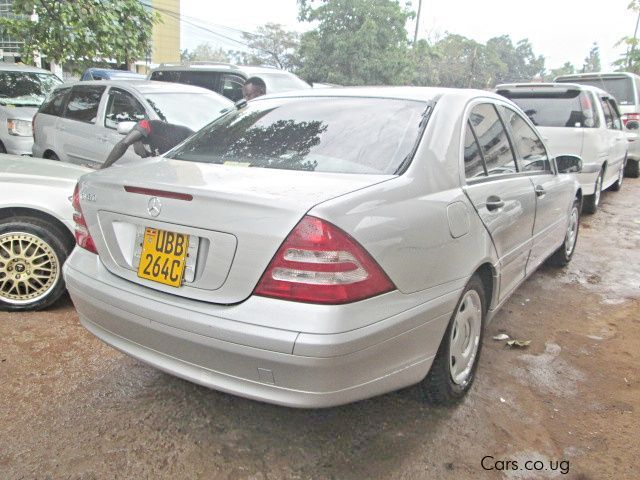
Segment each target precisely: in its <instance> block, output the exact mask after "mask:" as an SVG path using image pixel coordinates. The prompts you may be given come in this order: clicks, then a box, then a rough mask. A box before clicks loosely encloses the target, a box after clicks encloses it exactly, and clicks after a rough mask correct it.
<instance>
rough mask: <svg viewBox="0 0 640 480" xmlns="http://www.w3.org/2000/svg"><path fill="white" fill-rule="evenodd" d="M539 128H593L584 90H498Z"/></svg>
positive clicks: (590, 110)
mask: <svg viewBox="0 0 640 480" xmlns="http://www.w3.org/2000/svg"><path fill="white" fill-rule="evenodd" d="M498 93H500V94H501V95H503V96H505V97H507V98H509V99H511V100H512V101H513V103H515V104H516V105H518V106H519V107H520V108H521V109H522V111H523V112H524V113H526V114H527V116H528V117H529V119H530V120H531V122H532V123H533V124H534V125H536V126H540V127H593V126H594V125H595V114H594V110H593V105H592V103H591V100H590V99H589V96H588V95H587V94H586V93H581V92H580V91H579V90H569V91H560V92H549V91H547V92H531V91H528V92H520V91H508V90H502V91H499V92H498Z"/></svg>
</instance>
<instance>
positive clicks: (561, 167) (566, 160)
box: [556, 155, 582, 173]
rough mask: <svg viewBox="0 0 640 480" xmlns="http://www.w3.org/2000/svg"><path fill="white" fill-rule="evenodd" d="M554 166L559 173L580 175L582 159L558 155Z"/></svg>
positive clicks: (575, 156) (574, 156)
mask: <svg viewBox="0 0 640 480" xmlns="http://www.w3.org/2000/svg"><path fill="white" fill-rule="evenodd" d="M556 166H557V167H558V172H559V173H580V172H581V171H582V159H581V158H580V157H578V156H577V155H558V156H557V157H556Z"/></svg>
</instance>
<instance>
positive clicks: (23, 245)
mask: <svg viewBox="0 0 640 480" xmlns="http://www.w3.org/2000/svg"><path fill="white" fill-rule="evenodd" d="M58 278H60V262H59V260H58V255H56V252H55V251H54V250H53V248H51V246H50V245H49V244H48V243H47V242H45V241H44V240H42V239H41V238H39V237H37V236H36V235H33V234H31V233H18V232H10V233H5V234H3V235H0V300H2V301H4V302H6V303H11V304H14V305H19V304H25V303H31V302H34V301H37V300H39V299H40V298H43V297H44V296H46V295H47V294H48V293H49V292H50V291H51V290H52V289H53V288H54V287H55V285H56V283H57V281H58Z"/></svg>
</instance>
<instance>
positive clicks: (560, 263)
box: [547, 198, 580, 267]
mask: <svg viewBox="0 0 640 480" xmlns="http://www.w3.org/2000/svg"><path fill="white" fill-rule="evenodd" d="M579 230H580V201H579V200H578V199H577V198H576V199H575V200H574V201H573V206H572V207H571V213H570V214H569V221H568V223H567V232H566V233H565V236H564V242H562V245H560V247H559V248H558V249H557V250H556V251H555V252H554V253H553V255H551V256H550V257H549V260H548V261H547V262H548V263H549V264H550V265H554V266H556V267H564V266H565V265H567V264H568V263H569V262H570V261H571V258H573V254H574V252H575V251H576V243H577V242H578V232H579Z"/></svg>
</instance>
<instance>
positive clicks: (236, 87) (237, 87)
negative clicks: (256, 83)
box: [221, 75, 244, 102]
mask: <svg viewBox="0 0 640 480" xmlns="http://www.w3.org/2000/svg"><path fill="white" fill-rule="evenodd" d="M243 85H244V78H242V77H239V76H238V75H223V76H222V92H221V93H222V95H224V96H225V97H227V98H228V99H230V100H232V101H234V102H237V101H238V100H240V99H241V98H242V86H243Z"/></svg>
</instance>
